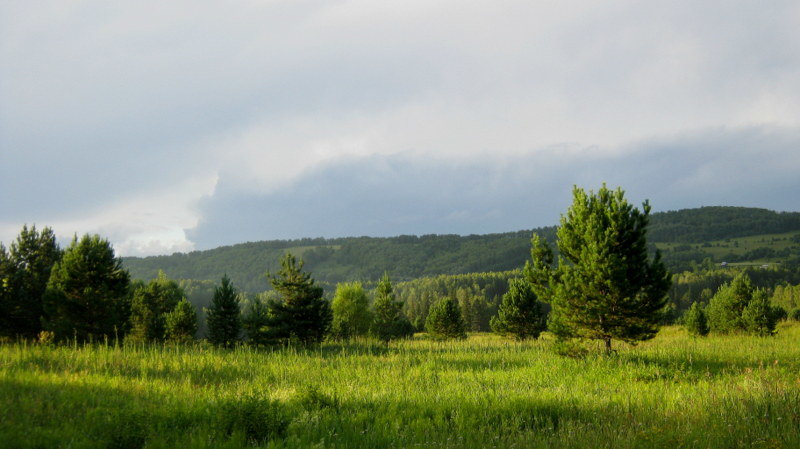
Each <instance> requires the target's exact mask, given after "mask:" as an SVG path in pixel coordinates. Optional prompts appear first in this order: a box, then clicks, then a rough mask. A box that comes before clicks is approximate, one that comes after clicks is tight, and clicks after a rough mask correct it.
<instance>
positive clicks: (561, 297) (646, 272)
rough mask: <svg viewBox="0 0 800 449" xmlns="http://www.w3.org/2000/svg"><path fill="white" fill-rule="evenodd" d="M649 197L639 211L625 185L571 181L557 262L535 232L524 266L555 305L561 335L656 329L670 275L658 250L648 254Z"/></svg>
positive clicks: (623, 336)
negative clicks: (589, 188)
mask: <svg viewBox="0 0 800 449" xmlns="http://www.w3.org/2000/svg"><path fill="white" fill-rule="evenodd" d="M649 214H650V204H649V203H648V202H646V201H645V203H644V204H643V205H642V210H641V211H640V210H638V209H636V208H634V207H633V206H632V205H631V204H630V203H628V201H627V200H626V199H625V194H624V192H623V191H622V189H619V188H618V189H616V190H609V189H608V188H606V186H605V184H604V185H603V186H602V187H601V188H600V190H599V191H598V192H597V193H596V194H595V193H593V192H589V193H586V192H585V191H584V190H583V189H580V188H577V187H576V188H574V190H573V203H572V206H570V208H569V210H568V211H567V213H566V214H565V215H562V216H561V224H560V226H559V228H558V231H557V236H558V249H559V252H560V256H559V259H558V266H557V267H555V268H553V267H552V266H551V265H550V262H551V260H552V251H550V249H549V248H548V247H547V245H546V243H545V242H544V241H542V240H540V239H538V238H537V237H536V236H535V237H534V239H533V248H532V249H531V254H532V256H533V260H532V262H531V264H529V265H528V266H527V267H526V270H525V272H526V275H527V277H528V279H529V281H530V282H531V283H532V284H534V290H535V291H536V293H537V294H539V297H540V299H542V300H545V301H546V302H549V303H550V304H551V306H552V310H551V312H550V319H549V328H550V330H551V331H552V332H554V333H555V334H556V335H558V336H560V337H582V338H590V339H598V340H602V341H603V342H604V343H605V347H606V349H607V350H611V341H612V339H618V340H623V341H626V342H629V343H634V342H636V341H640V340H647V339H650V338H652V337H654V336H655V334H656V332H657V331H658V325H659V323H660V322H661V319H662V316H663V311H664V308H665V305H666V303H667V297H666V293H667V291H668V290H669V288H670V285H671V283H672V282H671V276H670V274H669V273H668V272H667V270H666V268H665V267H664V264H663V263H662V262H661V256H660V254H659V253H658V251H656V254H655V258H654V259H652V260H651V259H650V258H649V257H648V254H647V225H648V223H649Z"/></svg>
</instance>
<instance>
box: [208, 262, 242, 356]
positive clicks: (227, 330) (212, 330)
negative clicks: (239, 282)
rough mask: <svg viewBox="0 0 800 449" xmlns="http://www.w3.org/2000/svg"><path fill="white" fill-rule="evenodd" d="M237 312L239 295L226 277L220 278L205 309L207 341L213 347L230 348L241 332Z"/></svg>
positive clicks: (238, 312)
mask: <svg viewBox="0 0 800 449" xmlns="http://www.w3.org/2000/svg"><path fill="white" fill-rule="evenodd" d="M239 315H240V311H239V295H238V292H237V291H236V288H235V287H234V286H233V284H232V283H231V280H230V279H229V278H228V276H222V281H221V282H220V285H219V286H218V287H216V288H215V289H214V298H213V299H212V300H211V306H210V307H209V308H208V309H206V325H207V327H208V341H210V342H211V343H212V344H213V345H214V346H221V347H225V348H230V347H232V346H233V345H234V344H236V342H237V341H239V335H240V334H241V331H242V322H241V317H240V316H239Z"/></svg>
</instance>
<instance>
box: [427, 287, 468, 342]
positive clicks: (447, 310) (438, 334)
mask: <svg viewBox="0 0 800 449" xmlns="http://www.w3.org/2000/svg"><path fill="white" fill-rule="evenodd" d="M465 327H466V326H465V324H464V320H463V319H462V318H461V310H459V307H458V303H457V302H456V300H455V299H453V298H449V297H447V298H442V299H441V300H440V301H439V302H437V303H436V304H434V305H433V306H431V310H430V312H428V319H427V320H425V329H427V331H428V333H430V334H431V335H432V336H433V337H434V338H439V339H447V338H459V339H464V338H467V331H466V329H465Z"/></svg>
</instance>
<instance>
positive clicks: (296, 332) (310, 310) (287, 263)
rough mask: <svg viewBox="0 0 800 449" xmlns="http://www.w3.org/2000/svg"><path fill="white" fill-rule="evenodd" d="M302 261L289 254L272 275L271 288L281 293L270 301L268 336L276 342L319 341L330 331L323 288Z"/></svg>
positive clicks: (302, 342) (308, 342) (327, 305)
mask: <svg viewBox="0 0 800 449" xmlns="http://www.w3.org/2000/svg"><path fill="white" fill-rule="evenodd" d="M302 269H303V262H302V261H299V262H298V261H297V259H296V258H295V257H294V256H293V255H291V254H290V253H286V254H285V255H284V257H283V258H282V259H281V269H280V270H279V271H278V273H277V275H276V276H272V277H271V283H272V288H273V289H275V291H276V292H278V294H279V295H280V296H281V299H280V300H277V301H270V302H269V303H268V304H269V310H270V324H269V335H270V339H271V340H272V341H274V342H277V343H285V342H288V341H297V342H299V343H301V344H315V343H320V342H322V340H323V339H324V338H325V336H326V335H327V334H328V332H329V331H330V326H331V320H332V313H331V306H330V304H329V303H328V301H326V300H325V299H323V298H322V293H323V292H322V287H319V286H317V285H314V279H312V278H311V274H309V273H306V272H303V271H302Z"/></svg>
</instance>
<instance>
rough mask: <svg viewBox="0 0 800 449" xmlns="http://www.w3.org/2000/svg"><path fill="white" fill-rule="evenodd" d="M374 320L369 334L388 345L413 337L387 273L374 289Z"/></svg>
mask: <svg viewBox="0 0 800 449" xmlns="http://www.w3.org/2000/svg"><path fill="white" fill-rule="evenodd" d="M373 308H374V309H375V315H374V316H375V318H374V320H373V322H372V328H371V330H370V333H371V334H372V335H373V336H374V337H375V338H377V339H378V340H381V341H382V342H384V343H386V344H388V343H389V341H391V340H394V339H398V338H406V337H410V336H412V335H414V326H413V325H412V324H411V322H410V321H408V318H406V316H405V315H404V314H403V303H402V302H401V301H397V300H396V297H395V294H394V289H393V287H392V281H391V280H390V279H389V273H383V277H381V280H380V281H378V286H377V287H376V288H375V301H374V303H373Z"/></svg>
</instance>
